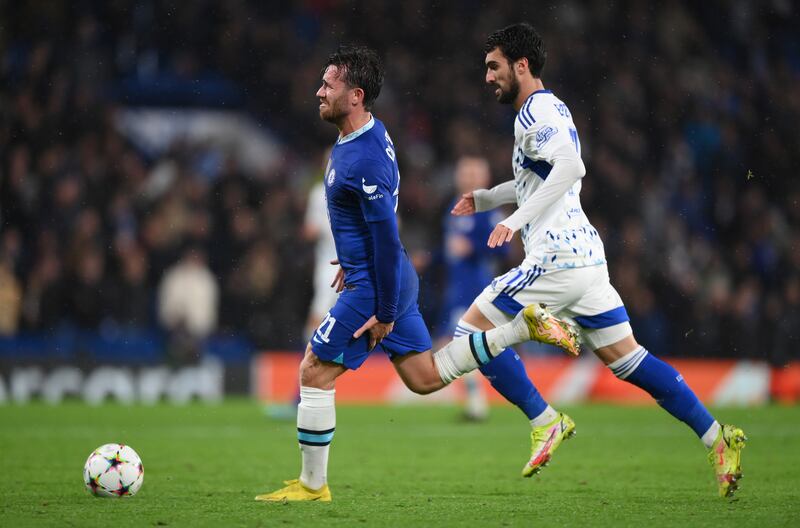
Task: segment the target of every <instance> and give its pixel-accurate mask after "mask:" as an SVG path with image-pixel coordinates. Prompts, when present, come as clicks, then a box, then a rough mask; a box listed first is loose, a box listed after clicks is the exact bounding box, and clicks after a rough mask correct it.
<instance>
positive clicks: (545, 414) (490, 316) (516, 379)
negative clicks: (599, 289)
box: [459, 284, 575, 477]
mask: <svg viewBox="0 0 800 528" xmlns="http://www.w3.org/2000/svg"><path fill="white" fill-rule="evenodd" d="M539 286H542V285H541V284H540V285H539ZM490 289H491V287H490V288H487V289H486V290H485V291H484V293H482V294H481V296H479V298H478V299H477V300H476V302H475V303H474V304H473V305H472V306H471V307H470V309H469V310H468V311H467V313H466V314H464V322H463V324H465V325H469V326H471V327H473V328H480V329H486V328H489V327H493V326H495V325H496V324H498V325H499V324H502V323H503V321H506V320H507V319H508V318H509V317H510V314H509V312H511V311H513V310H514V309H516V307H517V306H516V305H512V304H511V303H510V302H509V299H506V298H502V299H503V300H501V301H500V302H499V303H495V302H492V301H490V299H492V300H495V299H496V297H492V295H491V293H490V291H489V290H490ZM528 293H530V294H531V295H532V296H536V297H537V298H542V297H546V298H548V299H549V300H552V299H551V298H550V297H549V295H548V293H547V292H546V286H545V287H544V288H540V291H536V292H528ZM498 304H499V305H500V306H498ZM459 324H462V323H459ZM481 373H483V375H484V376H486V378H487V379H488V380H489V382H490V383H491V384H492V387H494V388H495V390H497V392H499V393H500V394H501V395H502V396H503V397H504V398H505V399H506V400H508V401H510V402H511V403H513V404H514V405H516V406H517V407H518V408H519V409H520V410H521V411H522V412H523V413H525V416H526V417H527V418H528V420H529V422H530V425H531V454H530V457H529V458H528V461H527V462H526V463H525V465H524V466H523V468H522V476H523V477H531V476H533V475H535V474H536V473H538V472H539V471H541V469H542V468H543V467H544V466H545V465H547V464H548V463H549V462H550V460H551V459H552V457H553V455H554V453H555V451H556V450H557V449H558V448H559V447H560V446H561V443H562V442H563V441H564V440H565V439H567V438H570V437H571V436H573V435H574V434H575V422H574V421H573V420H572V418H570V417H569V416H567V415H566V414H564V413H560V412H558V411H556V410H555V409H553V407H552V406H550V405H549V404H548V403H547V402H546V401H545V399H544V398H543V397H542V395H541V394H540V393H539V391H538V390H537V389H536V387H535V385H534V384H533V382H531V380H530V378H529V377H528V374H527V372H526V371H525V365H524V363H523V362H522V360H521V359H520V357H519V356H518V355H517V353H516V352H514V350H512V349H510V348H509V349H507V350H505V351H504V352H503V353H502V354H500V355H499V356H498V357H497V359H495V360H494V361H492V362H491V363H489V364H487V365H485V366H483V367H481Z"/></svg>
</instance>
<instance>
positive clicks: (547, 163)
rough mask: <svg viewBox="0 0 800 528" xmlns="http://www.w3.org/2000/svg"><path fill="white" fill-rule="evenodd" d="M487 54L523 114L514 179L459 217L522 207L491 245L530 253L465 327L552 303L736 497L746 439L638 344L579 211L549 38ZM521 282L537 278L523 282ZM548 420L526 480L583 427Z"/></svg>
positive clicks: (489, 77) (525, 33) (724, 491)
mask: <svg viewBox="0 0 800 528" xmlns="http://www.w3.org/2000/svg"><path fill="white" fill-rule="evenodd" d="M484 51H485V53H486V57H485V63H486V79H485V80H486V82H487V83H488V84H489V85H490V86H491V87H492V88H493V89H494V91H495V96H496V97H497V100H498V101H499V102H500V103H502V104H511V105H513V107H514V109H515V110H516V111H517V118H516V120H515V122H514V137H515V140H514V151H513V157H512V164H513V171H514V180H512V181H508V182H505V183H502V184H500V185H498V186H496V187H494V188H492V189H491V190H480V191H475V192H474V193H468V194H466V195H465V196H464V198H463V199H462V200H461V201H460V202H459V203H458V204H457V205H456V207H455V208H454V211H453V212H454V214H457V215H464V214H472V213H474V212H476V211H487V210H490V209H493V208H495V207H498V206H500V205H502V204H509V203H514V204H517V206H518V209H517V210H516V211H515V212H514V213H513V214H512V215H511V216H509V217H508V218H506V219H505V220H503V221H502V222H500V223H499V224H497V226H496V227H495V229H494V231H493V232H492V234H491V235H490V236H489V241H488V244H489V246H490V247H496V246H501V245H503V244H505V243H506V242H508V241H510V240H511V238H512V237H513V235H514V233H516V232H517V231H519V232H520V235H521V236H522V240H523V243H524V245H525V254H526V256H525V261H524V262H523V263H522V264H521V265H520V266H519V267H518V268H515V269H513V270H511V271H510V272H508V273H506V274H505V275H503V276H501V277H498V278H497V279H495V280H494V281H493V282H492V284H491V285H490V286H488V287H487V288H486V289H485V290H484V291H483V293H482V294H481V295H480V296H479V297H478V298H477V299H476V301H475V303H474V304H473V305H472V306H471V307H470V309H469V311H468V312H467V314H466V315H465V317H464V319H465V320H466V322H467V323H468V324H469V325H471V326H468V327H467V329H469V330H471V329H472V328H478V329H484V330H485V329H488V328H492V327H494V326H495V325H502V324H506V323H507V322H508V321H509V320H510V319H511V318H512V317H514V316H515V314H516V313H517V311H518V310H519V308H521V307H522V306H523V305H525V304H528V303H531V302H544V303H546V304H547V306H549V307H550V308H551V309H552V310H553V313H555V314H557V315H559V316H560V317H564V318H571V319H573V320H574V321H575V322H577V324H578V326H579V327H580V331H581V337H582V339H583V343H584V345H585V346H586V347H587V348H588V349H589V350H591V351H593V352H594V353H595V354H596V355H597V356H598V357H599V358H600V359H601V360H602V361H603V362H604V363H605V364H606V365H607V366H608V367H609V368H610V369H611V371H612V372H613V373H614V375H616V376H617V377H618V378H619V379H622V380H625V381H627V382H628V383H632V384H634V385H636V386H638V387H640V388H642V389H644V390H645V391H647V392H648V393H650V395H652V396H653V398H655V400H656V401H657V402H658V404H659V405H661V407H663V408H664V409H665V410H667V412H669V413H670V414H671V415H672V416H674V417H675V418H677V419H679V420H681V421H683V422H685V423H686V424H687V425H689V427H691V428H692V430H694V432H695V433H696V434H697V436H698V437H700V439H701V440H702V442H703V444H704V445H705V446H706V447H707V448H709V449H710V452H709V461H710V462H711V465H712V466H713V467H714V470H715V473H716V476H717V481H718V484H719V494H720V496H723V497H726V496H730V495H732V494H733V492H734V491H735V490H736V488H737V485H738V483H737V480H738V479H739V478H741V476H742V474H741V465H740V455H741V449H742V447H744V442H745V440H746V438H745V435H744V433H743V431H742V430H741V429H739V428H738V427H735V426H732V425H721V424H720V423H719V422H717V421H716V420H715V419H714V418H713V417H712V416H711V414H709V412H708V411H707V410H706V408H705V406H704V405H703V404H702V403H701V402H700V401H699V400H698V398H697V396H695V394H694V392H692V390H691V389H690V388H689V386H688V385H687V384H686V382H685V381H684V380H683V377H682V376H681V375H680V374H679V373H678V372H677V371H676V370H675V369H674V368H672V367H671V366H670V365H668V364H667V363H665V362H663V361H661V360H659V359H657V358H656V357H655V356H653V355H651V354H649V353H648V352H647V350H646V349H645V348H644V347H643V346H641V345H640V344H639V343H637V342H636V340H635V339H634V337H633V332H632V330H631V326H630V323H629V319H628V314H627V312H626V310H625V306H624V305H623V303H622V299H621V298H620V296H619V294H617V291H616V290H615V289H614V287H613V286H612V285H611V283H610V281H609V277H608V269H607V267H606V259H605V253H604V248H603V243H602V241H601V240H600V237H599V235H598V233H597V231H596V230H595V228H594V227H593V226H592V225H591V224H590V223H589V219H588V218H587V217H586V214H585V213H584V211H583V209H582V207H581V203H580V198H579V194H580V190H581V178H583V176H584V174H585V173H586V169H585V167H584V165H583V162H582V161H581V155H580V153H581V146H580V140H579V139H578V132H577V130H576V129H575V124H574V123H573V121H572V116H571V114H570V112H569V109H568V108H567V106H566V105H565V104H564V103H563V102H562V101H561V100H560V99H558V98H557V97H556V96H555V95H554V94H553V93H552V92H551V91H550V90H546V89H545V87H544V85H543V84H542V80H541V78H540V77H541V71H542V68H543V67H544V63H545V58H546V51H545V48H544V43H543V42H542V39H541V38H540V36H539V35H538V33H537V32H536V31H535V30H534V29H533V27H531V26H530V25H528V24H516V25H512V26H509V27H506V28H504V29H501V30H499V31H496V32H495V33H493V34H492V35H491V36H490V37H489V38H488V40H487V42H486V46H485V49H484ZM621 206H624V204H621ZM520 276H522V277H528V278H529V279H527V280H523V281H522V282H520V281H519V279H518V277H520ZM544 414H545V415H546V416H547V417H549V418H551V420H550V421H549V423H547V424H545V425H543V426H542V427H541V428H537V429H535V430H534V433H533V436H534V448H533V452H532V453H531V459H530V462H529V463H528V464H526V466H525V467H524V468H523V475H525V476H530V475H532V474H533V473H535V472H537V471H539V469H540V468H541V467H542V465H543V464H545V463H547V462H548V461H549V460H550V457H551V456H552V454H553V452H554V451H555V450H556V448H558V446H559V445H560V443H561V441H562V439H564V438H565V437H566V436H567V434H569V433H570V432H571V431H573V430H574V429H575V423H574V422H573V421H572V420H571V419H570V418H569V417H568V416H567V415H565V414H563V413H557V412H556V411H554V410H553V409H552V408H551V407H549V406H548V408H547V410H546V412H545V413H544Z"/></svg>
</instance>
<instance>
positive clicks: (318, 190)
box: [303, 149, 339, 341]
mask: <svg viewBox="0 0 800 528" xmlns="http://www.w3.org/2000/svg"><path fill="white" fill-rule="evenodd" d="M330 155H331V150H330V149H326V151H325V156H324V159H325V160H326V162H327V160H328V159H330ZM303 238H305V240H306V241H308V242H309V243H313V244H314V298H313V299H312V300H311V306H310V307H309V309H308V318H307V319H306V325H305V330H304V337H305V339H306V341H310V340H311V336H313V335H314V331H315V330H316V329H317V327H318V326H319V324H320V323H321V322H322V318H323V317H325V314H326V313H328V310H330V309H331V307H332V306H333V305H334V304H336V298H337V297H338V296H339V294H338V293H337V292H336V289H334V288H333V287H332V285H331V276H332V275H333V273H332V270H334V268H333V267H332V263H333V261H334V260H336V245H335V244H334V242H333V233H331V223H330V221H329V220H328V206H327V204H326V203H325V174H324V173H323V176H322V178H321V179H320V180H319V181H318V182H316V183H315V184H314V186H313V187H311V190H310V191H309V193H308V204H307V205H306V217H305V223H304V224H303Z"/></svg>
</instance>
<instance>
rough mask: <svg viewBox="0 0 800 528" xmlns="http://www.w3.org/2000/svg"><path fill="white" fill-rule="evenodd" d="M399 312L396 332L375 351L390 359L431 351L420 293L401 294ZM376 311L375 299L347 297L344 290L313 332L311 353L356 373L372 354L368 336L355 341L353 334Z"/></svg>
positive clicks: (394, 330) (395, 324) (385, 339)
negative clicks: (421, 307)
mask: <svg viewBox="0 0 800 528" xmlns="http://www.w3.org/2000/svg"><path fill="white" fill-rule="evenodd" d="M398 308H399V309H398V316H397V320H395V322H394V329H393V330H392V332H391V333H390V334H389V335H388V336H386V337H385V338H384V340H383V341H382V342H381V343H380V344H378V345H377V346H376V347H375V349H376V350H377V349H379V348H380V349H382V350H383V351H384V352H386V353H387V354H389V357H394V356H404V355H406V354H408V353H410V352H425V351H426V350H430V348H431V347H432V346H433V345H432V343H431V335H430V333H429V332H428V327H427V326H426V325H425V321H424V320H423V319H422V315H421V314H420V313H419V306H417V290H416V289H414V290H406V291H405V292H401V294H400V302H398ZM375 310H376V301H375V299H374V298H369V297H367V298H360V297H358V296H356V295H348V292H347V290H345V291H344V292H342V294H341V295H340V296H339V299H338V300H337V301H336V304H335V305H334V306H333V308H331V310H330V311H329V312H328V313H327V314H326V315H325V318H324V319H323V320H322V323H321V324H320V325H319V328H317V331H316V332H314V336H313V337H312V338H311V350H312V351H313V352H314V354H316V355H317V357H319V358H320V359H322V360H323V361H332V362H334V363H338V364H340V365H344V366H345V367H347V368H348V369H351V370H355V369H357V368H358V367H360V366H361V364H362V363H364V361H365V360H366V359H367V356H368V355H369V353H370V350H368V348H369V334H368V333H367V332H365V333H364V334H363V335H362V336H361V337H360V338H358V339H353V333H354V332H355V331H356V330H358V329H359V328H361V326H362V325H363V324H364V323H366V322H367V320H368V319H369V318H370V317H372V316H373V315H375Z"/></svg>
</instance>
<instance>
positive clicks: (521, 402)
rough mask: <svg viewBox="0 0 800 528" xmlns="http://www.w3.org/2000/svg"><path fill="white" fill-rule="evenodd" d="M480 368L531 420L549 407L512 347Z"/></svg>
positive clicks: (497, 388) (500, 391) (501, 392)
mask: <svg viewBox="0 0 800 528" xmlns="http://www.w3.org/2000/svg"><path fill="white" fill-rule="evenodd" d="M480 370H481V372H482V373H483V375H484V376H486V379H488V380H489V382H490V383H491V384H492V387H494V388H495V390H497V392H499V393H500V394H502V395H503V397H504V398H505V399H507V400H508V401H510V402H511V403H513V404H514V405H516V406H517V407H519V408H520V410H521V411H522V412H524V413H525V416H527V417H528V419H529V420H533V419H534V418H536V417H537V416H539V415H540V414H542V413H543V412H544V411H545V409H547V402H546V401H544V399H542V395H541V394H539V391H538V390H536V387H534V386H533V383H531V380H530V379H529V378H528V373H527V372H525V364H524V363H523V362H522V360H521V359H520V358H519V356H518V355H517V353H516V352H514V351H513V350H512V349H510V348H506V349H505V350H503V352H501V353H500V354H498V355H497V357H495V358H494V359H492V360H491V361H490V362H489V363H487V364H485V365H484V366H482V367H481V368H480Z"/></svg>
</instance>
